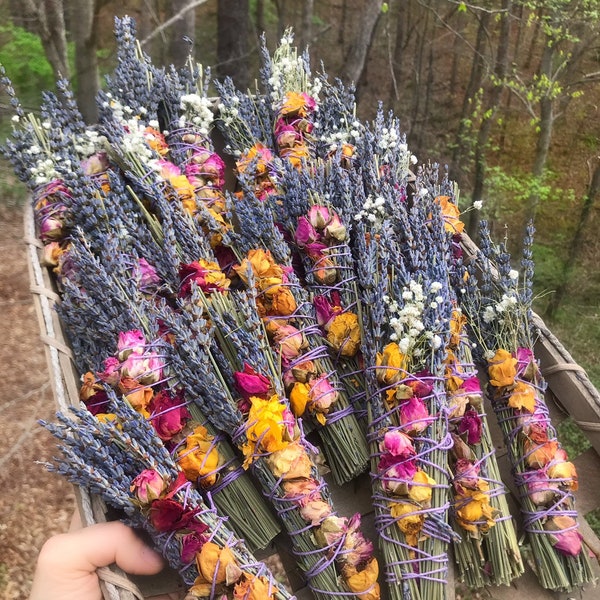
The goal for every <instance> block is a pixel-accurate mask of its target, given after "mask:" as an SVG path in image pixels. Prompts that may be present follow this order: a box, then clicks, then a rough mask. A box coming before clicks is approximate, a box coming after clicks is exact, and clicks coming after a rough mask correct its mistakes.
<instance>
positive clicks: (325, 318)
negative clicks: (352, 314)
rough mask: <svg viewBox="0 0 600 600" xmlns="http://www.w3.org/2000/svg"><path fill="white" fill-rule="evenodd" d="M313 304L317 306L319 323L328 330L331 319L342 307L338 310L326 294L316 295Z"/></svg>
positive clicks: (316, 311)
mask: <svg viewBox="0 0 600 600" xmlns="http://www.w3.org/2000/svg"><path fill="white" fill-rule="evenodd" d="M313 306H314V307H315V315H316V317H317V323H319V326H320V327H322V328H323V329H324V330H325V331H327V329H328V327H329V325H330V323H331V321H332V320H333V318H334V317H335V316H336V315H337V314H338V313H339V312H340V310H341V308H340V310H336V307H335V306H333V305H332V304H331V303H330V302H329V300H328V299H327V297H326V296H315V297H314V298H313Z"/></svg>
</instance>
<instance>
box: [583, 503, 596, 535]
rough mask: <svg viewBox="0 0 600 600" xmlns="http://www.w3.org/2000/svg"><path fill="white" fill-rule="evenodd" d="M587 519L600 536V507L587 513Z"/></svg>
mask: <svg viewBox="0 0 600 600" xmlns="http://www.w3.org/2000/svg"><path fill="white" fill-rule="evenodd" d="M585 520H586V521H587V522H588V524H589V526H590V527H591V528H592V530H593V531H594V533H595V534H596V535H597V536H600V508H596V509H594V510H592V511H590V512H589V513H588V514H587V515H585Z"/></svg>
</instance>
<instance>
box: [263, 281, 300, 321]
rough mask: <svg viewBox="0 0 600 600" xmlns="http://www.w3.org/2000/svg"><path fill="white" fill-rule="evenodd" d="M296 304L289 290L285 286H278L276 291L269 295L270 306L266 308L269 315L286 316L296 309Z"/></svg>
mask: <svg viewBox="0 0 600 600" xmlns="http://www.w3.org/2000/svg"><path fill="white" fill-rule="evenodd" d="M296 307H297V304H296V299H295V298H294V295H293V294H292V292H291V290H290V289H289V288H287V287H285V286H283V285H282V286H279V288H278V290H277V292H276V293H275V294H273V296H272V297H271V307H270V309H268V313H269V314H270V315H276V316H282V317H287V316H288V315H292V314H293V313H294V311H295V310H296Z"/></svg>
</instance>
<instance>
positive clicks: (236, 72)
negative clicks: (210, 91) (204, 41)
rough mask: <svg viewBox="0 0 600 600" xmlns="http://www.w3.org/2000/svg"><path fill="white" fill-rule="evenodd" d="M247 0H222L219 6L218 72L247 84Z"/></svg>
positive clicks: (241, 84)
mask: <svg viewBox="0 0 600 600" xmlns="http://www.w3.org/2000/svg"><path fill="white" fill-rule="evenodd" d="M249 11H250V7H249V2H248V0H219V2H218V8H217V75H218V76H219V77H220V78H221V79H222V78H225V77H231V78H232V79H233V81H234V83H235V84H236V85H237V86H238V87H239V88H241V89H245V88H246V87H248V83H249V73H248V33H249V27H250V16H249Z"/></svg>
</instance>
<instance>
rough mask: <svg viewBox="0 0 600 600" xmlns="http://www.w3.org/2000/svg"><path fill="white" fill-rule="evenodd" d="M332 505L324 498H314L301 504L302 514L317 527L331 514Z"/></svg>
mask: <svg viewBox="0 0 600 600" xmlns="http://www.w3.org/2000/svg"><path fill="white" fill-rule="evenodd" d="M331 511H332V509H331V506H330V505H329V504H328V503H327V502H325V501H324V500H322V499H321V498H319V499H314V500H308V502H302V503H301V504H300V515H301V516H302V518H303V519H304V520H305V521H306V522H307V523H310V524H311V525H312V526H313V527H316V526H317V525H318V524H319V523H320V522H321V521H322V520H323V519H324V518H325V517H328V516H329V515H330V514H331Z"/></svg>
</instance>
